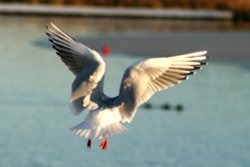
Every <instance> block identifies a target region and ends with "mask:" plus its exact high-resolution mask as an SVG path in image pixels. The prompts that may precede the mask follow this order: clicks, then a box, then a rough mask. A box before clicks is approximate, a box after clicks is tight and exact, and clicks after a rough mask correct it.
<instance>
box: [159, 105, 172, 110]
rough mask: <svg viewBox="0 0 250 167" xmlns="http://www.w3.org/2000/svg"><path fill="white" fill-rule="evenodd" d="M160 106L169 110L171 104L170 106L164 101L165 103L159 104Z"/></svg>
mask: <svg viewBox="0 0 250 167" xmlns="http://www.w3.org/2000/svg"><path fill="white" fill-rule="evenodd" d="M161 108H162V109H163V110H170V109H171V106H170V104H168V103H165V104H163V105H162V106H161Z"/></svg>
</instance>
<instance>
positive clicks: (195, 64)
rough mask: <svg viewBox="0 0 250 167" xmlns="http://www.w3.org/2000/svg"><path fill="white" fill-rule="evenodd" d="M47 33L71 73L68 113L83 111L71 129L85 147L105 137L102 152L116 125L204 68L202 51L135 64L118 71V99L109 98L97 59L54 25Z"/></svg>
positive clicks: (121, 129) (120, 129)
mask: <svg viewBox="0 0 250 167" xmlns="http://www.w3.org/2000/svg"><path fill="white" fill-rule="evenodd" d="M47 30H48V31H47V32H46V34H47V35H48V38H49V41H50V42H51V43H52V46H53V48H54V49H55V50H56V53H57V54H58V55H59V56H60V57H61V60H62V61H63V62H64V63H65V64H66V65H67V66H68V68H69V70H71V71H72V72H73V73H74V74H75V80H74V81H73V83H72V94H71V97H70V106H71V110H72V112H73V114H75V115H78V114H80V113H81V112H82V111H83V110H84V109H85V108H87V109H88V110H89V113H88V115H87V117H86V119H85V121H84V122H82V123H80V124H78V125H76V126H75V127H73V128H72V129H71V130H72V131H73V132H74V133H75V134H76V135H79V136H82V137H85V138H87V139H89V140H88V147H90V146H91V143H92V139H102V138H105V139H104V141H103V142H102V143H101V146H102V149H104V150H105V149H107V139H108V137H110V136H112V135H115V134H118V133H122V132H124V131H126V130H127V129H126V128H125V127H124V126H123V125H122V123H124V122H128V123H129V122H131V121H132V119H133V118H134V116H135V114H136V111H137V108H138V107H139V106H140V105H141V104H143V103H144V102H146V101H147V100H148V99H149V98H150V97H151V96H152V95H154V94H155V93H156V92H158V91H161V90H165V89H168V88H169V87H172V86H174V85H176V84H178V83H180V82H181V81H182V80H185V79H187V78H188V75H191V74H194V70H197V69H200V68H201V66H202V65H205V64H207V63H206V62H205V60H206V59H207V56H205V55H206V53H207V51H200V52H194V53H189V54H184V55H178V56H173V57H160V58H150V59H146V60H143V61H139V62H137V63H135V64H133V65H131V66H130V67H128V68H127V69H126V71H125V72H124V75H123V78H122V81H121V86H120V91H119V95H118V96H117V97H114V98H109V97H107V96H106V95H105V94H104V93H103V82H104V74H105V62H104V60H103V58H102V57H101V56H100V55H99V54H98V53H97V52H96V51H94V50H92V49H90V48H88V47H86V46H85V45H83V44H81V43H78V42H77V41H76V40H75V39H73V38H72V37H71V36H69V35H68V34H66V33H65V32H63V31H61V30H60V29H59V28H57V27H56V26H55V25H54V24H52V23H51V26H50V27H47Z"/></svg>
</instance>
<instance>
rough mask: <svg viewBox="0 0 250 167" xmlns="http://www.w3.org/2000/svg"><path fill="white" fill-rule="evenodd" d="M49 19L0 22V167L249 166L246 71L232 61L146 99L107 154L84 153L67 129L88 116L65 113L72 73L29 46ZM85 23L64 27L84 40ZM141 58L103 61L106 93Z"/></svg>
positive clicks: (97, 150)
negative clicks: (178, 108)
mask: <svg viewBox="0 0 250 167" xmlns="http://www.w3.org/2000/svg"><path fill="white" fill-rule="evenodd" d="M60 19H62V18H59V20H60ZM50 20H52V19H51V18H34V19H33V20H32V21H30V20H28V19H25V18H23V17H17V18H13V17H10V18H9V17H1V18H0V22H1V26H0V37H1V45H0V53H1V55H0V56H1V61H0V76H1V81H0V93H1V96H0V115H1V116H0V148H1V149H0V166H1V167H16V166H18V167H62V166H86V167H89V166H93V167H98V166H102V167H104V166H118V167H119V166H120V167H126V166H131V167H138V166H144V167H157V166H174V167H182V166H185V167H194V166H202V167H205V166H207V167H211V166H213V167H220V166H221V167H222V166H223V167H225V166H227V167H248V166H250V160H249V154H250V132H249V129H250V122H249V118H250V113H249V109H250V104H249V100H250V91H249V88H248V85H249V83H250V71H249V69H246V68H243V67H242V66H241V65H239V64H234V63H223V62H213V61H210V62H209V63H210V64H209V65H208V66H207V67H205V68H204V69H203V70H202V71H199V72H198V74H197V75H195V76H191V77H190V79H189V80H187V81H184V82H183V83H182V84H180V85H178V86H176V87H175V88H172V89H169V90H167V91H165V92H161V93H159V94H157V95H155V96H154V97H153V98H152V99H150V103H152V104H153V108H152V109H151V110H146V109H143V108H140V109H139V112H138V113H137V115H136V117H135V119H134V121H133V122H132V123H131V124H128V125H126V126H127V127H128V129H129V131H128V132H126V133H124V134H121V135H118V136H115V137H112V138H111V139H110V144H109V146H110V147H109V150H108V151H107V152H102V151H100V148H99V142H100V141H97V142H95V143H94V147H93V149H92V150H88V149H87V148H86V147H85V144H86V143H85V142H86V141H84V140H83V139H82V138H79V137H77V136H74V135H73V134H72V133H71V132H70V131H69V129H70V128H71V127H72V126H74V125H75V124H78V123H79V122H80V121H82V119H83V118H84V116H85V114H86V113H85V114H83V115H81V116H79V117H75V116H72V115H71V114H70V112H69V109H68V104H67V99H68V96H69V93H70V84H71V82H72V80H73V75H72V74H71V73H70V72H69V71H68V70H67V68H66V67H65V66H64V65H63V63H61V62H60V61H59V59H58V57H57V56H56V55H55V52H54V51H53V50H52V49H46V48H42V47H38V46H36V45H34V44H33V43H34V41H35V40H37V39H41V38H44V28H43V27H44V25H45V24H48V22H49V21H50ZM57 21H58V20H57ZM66 21H69V22H70V19H66ZM66 21H65V22H66ZM58 22H59V21H58ZM80 23H81V22H80ZM65 25H66V24H65ZM87 25H89V24H88V22H87V24H86V25H84V27H85V28H86V31H82V29H81V27H83V26H82V25H80V24H76V25H75V26H73V27H70V26H69V25H67V26H66V27H65V29H70V30H71V31H72V32H75V33H82V34H86V33H87V32H88V30H89V27H88V26H87ZM91 30H92V31H91V32H92V33H98V32H99V31H100V30H99V29H91ZM100 32H103V31H100ZM246 33H247V32H246ZM139 59H141V57H131V56H129V57H128V56H126V55H123V54H114V55H112V56H110V57H109V58H108V59H107V76H106V81H105V91H106V93H107V94H108V95H110V96H114V95H116V94H117V92H118V88H119V84H120V80H121V77H122V74H123V71H124V69H125V68H126V67H127V66H128V65H130V64H132V63H133V62H135V61H137V60H139ZM166 102H167V103H169V104H171V105H172V106H175V105H176V104H179V103H180V104H183V105H184V111H183V112H181V113H178V112H175V111H174V110H171V111H163V110H162V109H161V108H160V106H161V105H162V104H164V103H166Z"/></svg>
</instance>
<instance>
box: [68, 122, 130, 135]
mask: <svg viewBox="0 0 250 167" xmlns="http://www.w3.org/2000/svg"><path fill="white" fill-rule="evenodd" d="M71 130H72V132H73V133H74V134H76V135H78V136H82V137H85V138H87V139H102V138H105V137H110V136H113V135H116V134H119V133H122V132H125V131H127V128H125V127H124V126H123V125H122V124H121V123H119V122H114V123H112V124H109V125H107V126H105V127H95V128H91V127H90V126H89V125H88V123H87V122H86V121H84V122H82V123H80V124H78V125H76V126H75V127H73V128H71Z"/></svg>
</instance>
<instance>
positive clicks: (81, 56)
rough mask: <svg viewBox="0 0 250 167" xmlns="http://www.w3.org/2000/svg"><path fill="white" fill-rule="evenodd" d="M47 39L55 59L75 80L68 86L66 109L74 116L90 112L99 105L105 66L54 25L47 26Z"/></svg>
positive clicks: (99, 57) (97, 55)
mask: <svg viewBox="0 0 250 167" xmlns="http://www.w3.org/2000/svg"><path fill="white" fill-rule="evenodd" d="M46 28H47V32H46V34H47V36H48V39H49V41H50V42H51V43H52V47H53V48H54V49H55V50H56V53H57V55H58V56H59V57H60V58H61V60H62V61H63V62H64V63H65V65H66V66H67V67H68V68H69V70H70V71H72V72H73V73H74V74H75V76H76V78H75V80H74V82H73V84H72V94H71V97H70V106H71V109H72V111H73V113H74V114H79V113H80V112H81V111H82V110H83V109H84V108H88V109H89V110H94V109H96V108H98V107H99V106H100V105H102V96H104V95H103V76H104V72H105V62H104V61H103V59H102V57H101V56H100V55H99V54H98V53H97V52H96V51H94V50H92V49H90V48H88V47H86V46H85V45H83V44H81V43H79V42H77V41H76V40H75V39H74V38H72V37H71V36H70V35H68V34H66V33H65V32H63V31H62V30H60V29H59V28H58V27H56V26H55V25H54V24H52V23H51V25H50V26H47V27H46Z"/></svg>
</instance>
